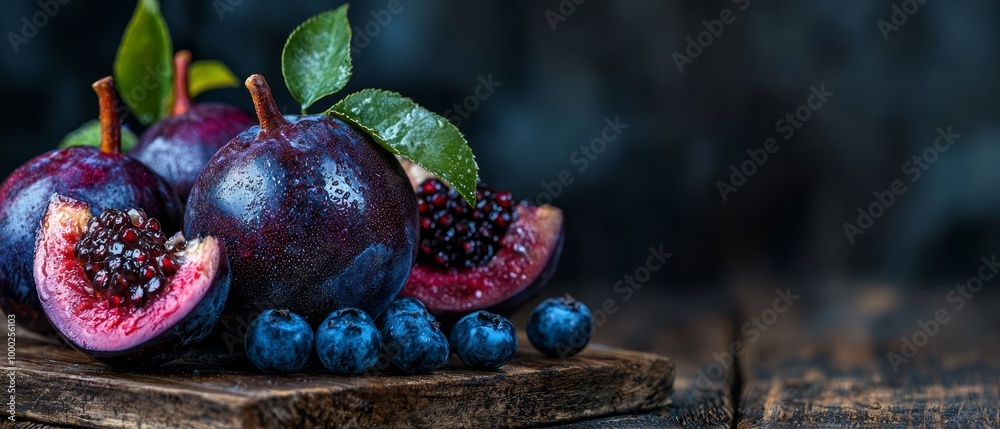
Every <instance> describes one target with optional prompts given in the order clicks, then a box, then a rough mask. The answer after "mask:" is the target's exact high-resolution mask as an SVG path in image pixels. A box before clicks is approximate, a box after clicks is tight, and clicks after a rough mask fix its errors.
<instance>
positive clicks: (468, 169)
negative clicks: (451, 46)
mask: <svg viewBox="0 0 1000 429" xmlns="http://www.w3.org/2000/svg"><path fill="white" fill-rule="evenodd" d="M326 113H327V114H328V115H334V116H337V117H339V118H341V119H344V120H346V121H348V122H351V123H353V124H354V125H357V126H358V127H361V128H362V129H364V130H365V131H367V132H368V134H370V135H371V136H372V137H373V138H374V139H375V141H377V142H378V143H379V144H381V145H382V147H384V148H386V149H387V150H389V151H390V152H392V153H394V154H396V155H400V156H402V157H404V158H407V159H409V160H410V161H413V162H415V163H417V164H420V165H421V166H422V167H424V168H425V169H427V171H430V172H431V173H434V174H435V175H436V176H438V177H440V178H442V179H444V180H445V181H446V182H448V183H450V184H451V186H452V187H453V188H455V189H456V190H457V191H458V193H459V194H461V195H462V197H464V198H465V200H466V201H468V202H469V203H470V204H473V205H474V204H475V201H476V183H477V182H478V181H479V165H477V164H476V157H475V156H474V155H473V154H472V149H470V148H469V144H468V142H466V141H465V137H464V136H462V133H461V132H460V131H458V128H456V127H455V125H453V124H452V123H451V122H448V121H447V120H446V119H445V118H443V117H441V116H440V115H438V114H436V113H433V112H431V111H429V110H427V109H425V108H423V107H420V106H419V105H417V104H416V103H414V102H413V101H412V100H410V99H409V98H405V97H403V96H401V95H399V94H397V93H395V92H390V91H383V90H380V89H365V90H361V91H359V92H356V93H354V94H351V95H348V96H347V97H345V98H344V99H343V100H341V101H340V102H339V103H337V104H336V105H334V106H333V107H331V108H330V110H328V111H327V112H326Z"/></svg>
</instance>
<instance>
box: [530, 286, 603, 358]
mask: <svg viewBox="0 0 1000 429" xmlns="http://www.w3.org/2000/svg"><path fill="white" fill-rule="evenodd" d="M593 332H594V320H593V318H592V317H591V315H590V309H589V308H587V305H586V304H584V303H582V302H580V301H577V300H575V299H573V297H571V296H569V295H566V296H564V297H559V298H548V299H546V300H545V301H542V303H541V304H538V306H537V307H535V310H534V311H532V312H531V316H529V317H528V340H529V341H531V344H532V345H533V346H535V348H536V349H538V351H540V352H542V353H544V354H545V355H546V356H549V357H554V358H567V357H570V356H573V355H575V354H577V353H579V352H580V350H583V348H584V347H587V343H589V342H590V336H591V334H593Z"/></svg>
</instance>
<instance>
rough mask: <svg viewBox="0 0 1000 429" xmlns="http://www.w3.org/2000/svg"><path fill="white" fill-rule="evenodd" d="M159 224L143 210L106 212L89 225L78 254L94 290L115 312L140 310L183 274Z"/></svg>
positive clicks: (79, 244)
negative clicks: (118, 309) (177, 275)
mask: <svg viewBox="0 0 1000 429" xmlns="http://www.w3.org/2000/svg"><path fill="white" fill-rule="evenodd" d="M166 242H167V239H166V236H165V235H163V232H161V231H160V222H159V221H157V220H156V219H153V218H150V217H147V216H146V213H144V212H143V211H142V210H136V209H132V210H129V211H128V212H125V211H122V210H115V209H110V210H105V211H104V212H103V213H101V215H100V216H97V217H93V218H91V219H90V222H89V223H88V224H87V232H86V234H84V236H83V238H82V239H81V240H80V241H79V242H78V243H76V246H75V247H74V248H73V252H74V254H75V255H76V258H77V260H79V261H80V263H81V264H82V265H83V269H84V271H85V272H86V274H87V278H88V279H90V282H91V284H92V285H93V288H94V292H93V293H94V296H95V297H97V298H99V299H107V301H108V303H109V304H110V305H111V306H112V307H122V306H127V307H131V308H141V307H143V306H144V305H145V304H146V302H148V301H149V300H150V299H151V298H152V297H153V296H155V295H156V294H157V293H161V292H162V291H163V290H164V289H165V288H166V286H167V282H168V280H169V279H170V277H171V276H173V275H174V273H176V272H177V270H178V268H180V266H179V264H178V261H177V258H176V257H174V256H173V255H171V254H170V253H169V252H168V249H167V246H166Z"/></svg>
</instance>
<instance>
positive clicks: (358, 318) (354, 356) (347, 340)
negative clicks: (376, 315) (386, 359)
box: [316, 308, 382, 375]
mask: <svg viewBox="0 0 1000 429" xmlns="http://www.w3.org/2000/svg"><path fill="white" fill-rule="evenodd" d="M381 347H382V335H381V334H379V332H378V329H377V328H375V322H373V321H372V319H371V317H368V315H367V314H365V313H364V312H363V311H361V310H358V309H356V308H344V309H341V310H337V311H334V312H333V313H330V315H329V316H327V318H326V320H324V321H323V323H322V324H320V325H319V329H318V330H317V331H316V354H317V355H319V361H320V362H322V363H323V366H325V367H326V369H328V370H330V372H332V373H334V374H337V375H356V374H362V373H364V372H365V371H367V370H369V369H371V368H372V367H373V366H375V363H376V362H377V361H378V353H379V350H380V348H381Z"/></svg>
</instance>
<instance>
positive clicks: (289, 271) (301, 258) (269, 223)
mask: <svg viewBox="0 0 1000 429" xmlns="http://www.w3.org/2000/svg"><path fill="white" fill-rule="evenodd" d="M287 119H288V120H289V122H290V124H289V125H285V126H282V127H280V128H279V129H278V130H271V131H270V132H268V133H261V128H260V127H259V126H254V127H252V128H249V129H248V130H246V131H244V132H243V133H242V134H240V135H239V136H237V137H236V138H235V139H233V141H232V142H230V143H229V144H227V145H226V146H225V147H223V148H222V149H221V150H220V151H219V152H218V153H217V154H216V155H215V157H214V158H212V160H211V161H210V162H209V164H208V166H207V167H205V170H204V171H203V172H202V174H201V176H200V177H199V179H198V181H197V182H196V183H195V186H194V189H193V190H192V191H191V196H190V199H189V200H188V206H187V211H186V213H185V218H184V219H185V222H184V228H185V235H186V236H188V237H199V236H205V235H213V236H215V237H218V238H220V239H222V241H223V242H224V243H225V245H226V249H227V250H228V253H229V258H230V264H231V266H232V272H233V285H232V290H231V293H230V300H229V304H228V306H227V313H229V314H230V315H232V316H235V317H242V318H246V317H249V316H250V315H252V314H255V313H258V312H260V311H262V310H264V309H288V310H291V311H292V312H294V313H296V314H299V315H301V316H303V317H305V318H306V319H307V320H308V321H309V322H310V323H312V324H313V325H316V324H318V323H320V322H321V321H322V320H323V319H324V318H325V317H326V316H327V315H328V314H329V313H330V312H332V311H334V310H336V309H339V308H343V307H355V308H359V309H361V310H364V311H365V312H366V313H368V314H369V315H370V316H371V317H372V318H376V317H378V315H379V314H381V313H382V311H384V310H385V308H386V307H387V306H388V305H389V302H390V301H392V299H393V298H395V297H396V295H397V294H398V293H399V291H400V289H402V287H403V284H404V282H405V281H406V278H407V276H408V275H409V272H410V269H411V268H412V266H413V262H414V260H415V258H416V251H417V239H418V235H419V230H418V228H417V202H416V196H415V194H414V193H413V190H412V188H411V187H410V184H409V179H407V177H406V175H405V173H404V172H403V170H402V167H401V166H400V164H399V162H398V161H397V160H396V158H395V157H394V156H393V155H392V154H390V153H389V152H388V151H386V150H385V149H383V148H382V147H381V146H379V145H378V144H377V143H375V142H374V141H373V140H372V139H371V138H370V137H369V136H367V135H366V134H363V133H361V132H359V131H357V130H356V129H354V128H353V127H352V126H350V125H348V124H347V123H345V122H343V121H341V120H339V119H334V118H331V117H329V116H323V115H321V116H303V117H290V118H287ZM258 133H261V134H262V135H261V136H258ZM223 323H227V322H226V320H225V319H224V320H223Z"/></svg>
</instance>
